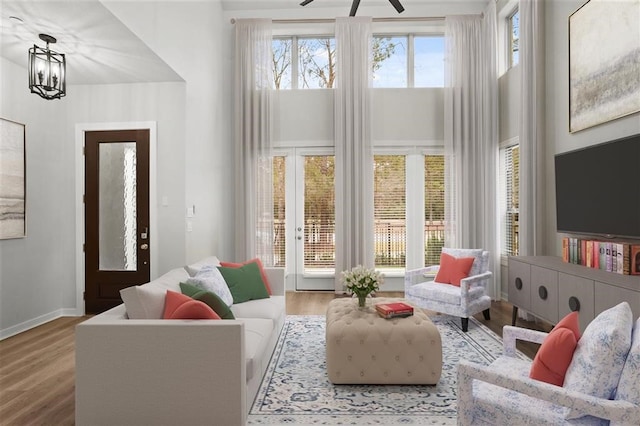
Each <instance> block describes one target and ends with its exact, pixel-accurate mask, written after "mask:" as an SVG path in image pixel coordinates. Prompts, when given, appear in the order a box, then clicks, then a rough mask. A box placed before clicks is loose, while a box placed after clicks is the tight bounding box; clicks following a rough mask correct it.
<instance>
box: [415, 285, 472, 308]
mask: <svg viewBox="0 0 640 426" xmlns="http://www.w3.org/2000/svg"><path fill="white" fill-rule="evenodd" d="M460 291H461V290H460V287H456V286H453V285H443V284H439V283H437V282H435V281H427V282H424V283H420V284H417V285H414V286H413V287H412V288H411V294H412V295H413V296H415V297H422V298H425V299H429V300H432V301H434V302H438V303H447V304H450V305H456V306H460V304H461V303H462V295H461V294H460ZM483 295H484V288H482V287H472V288H470V289H469V296H468V298H469V300H475V299H478V298H480V297H482V296H483Z"/></svg>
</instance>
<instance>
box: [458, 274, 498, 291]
mask: <svg viewBox="0 0 640 426" xmlns="http://www.w3.org/2000/svg"><path fill="white" fill-rule="evenodd" d="M492 276H493V272H491V271H486V272H483V273H481V274H478V275H472V276H470V277H467V278H463V279H461V280H460V291H462V292H463V293H464V292H468V291H469V290H470V289H471V287H472V285H473V284H476V283H480V284H482V283H483V281H485V280H488V279H489V278H491V277H492ZM483 286H484V287H485V290H486V285H484V284H483Z"/></svg>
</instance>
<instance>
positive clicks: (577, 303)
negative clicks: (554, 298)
mask: <svg viewBox="0 0 640 426" xmlns="http://www.w3.org/2000/svg"><path fill="white" fill-rule="evenodd" d="M558 283H559V287H558V296H559V298H558V299H559V304H558V315H559V317H560V318H563V317H564V316H565V315H567V314H569V313H570V312H572V311H578V312H579V314H578V318H579V319H580V330H581V331H583V332H584V329H585V328H586V327H587V325H588V324H589V323H590V322H591V320H592V319H593V318H594V317H595V315H594V300H593V299H594V289H593V286H594V283H593V280H589V279H587V278H582V277H577V276H575V275H570V274H565V273H564V272H560V273H558Z"/></svg>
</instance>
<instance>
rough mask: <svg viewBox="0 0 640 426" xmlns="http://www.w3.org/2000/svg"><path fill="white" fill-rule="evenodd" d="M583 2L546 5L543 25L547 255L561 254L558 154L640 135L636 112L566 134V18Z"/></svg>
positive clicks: (567, 102)
mask: <svg viewBox="0 0 640 426" xmlns="http://www.w3.org/2000/svg"><path fill="white" fill-rule="evenodd" d="M583 3H584V1H583V0H565V1H547V2H545V20H546V23H545V26H546V31H545V32H546V44H545V45H546V56H545V58H546V75H545V77H546V141H547V142H546V143H547V145H546V151H547V161H546V164H547V173H546V176H547V182H546V184H547V185H546V187H547V188H546V189H547V191H546V193H547V221H546V223H547V224H548V229H547V241H546V247H547V250H548V251H549V253H548V254H550V255H556V256H560V255H561V243H560V238H561V237H560V234H558V233H556V230H555V229H556V213H555V180H554V159H553V156H554V155H555V154H557V153H561V152H565V151H570V150H573V149H577V148H583V147H586V146H589V145H595V144H598V143H602V142H606V141H609V140H614V139H617V138H621V137H624V136H628V135H632V134H636V133H640V114H638V113H636V114H633V115H630V116H627V117H624V118H620V119H618V120H614V121H610V122H608V123H605V124H601V125H598V126H595V127H591V128H589V129H585V130H582V131H579V132H576V133H569V35H568V22H569V15H571V14H572V13H573V12H574V11H576V10H577V9H578V8H579V7H580V6H582V4H583Z"/></svg>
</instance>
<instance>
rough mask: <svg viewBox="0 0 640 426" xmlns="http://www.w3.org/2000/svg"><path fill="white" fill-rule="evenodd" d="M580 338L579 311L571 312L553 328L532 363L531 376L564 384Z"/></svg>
mask: <svg viewBox="0 0 640 426" xmlns="http://www.w3.org/2000/svg"><path fill="white" fill-rule="evenodd" d="M578 340H580V324H579V322H578V312H571V313H570V314H569V315H567V316H566V317H564V318H563V319H562V320H561V321H560V322H559V323H558V324H557V325H556V326H555V327H554V328H553V330H551V332H550V333H549V335H548V336H547V338H546V339H544V341H543V342H542V345H541V346H540V349H538V353H537V354H536V356H535V358H534V359H533V363H532V364H531V371H529V377H531V378H532V379H535V380H540V381H542V382H547V383H551V384H552V385H556V386H562V385H563V383H564V376H565V374H566V373H567V369H568V368H569V364H571V360H572V359H573V352H575V350H576V347H577V346H578Z"/></svg>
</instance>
